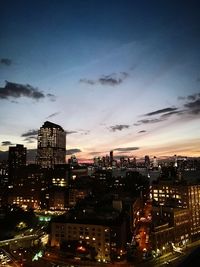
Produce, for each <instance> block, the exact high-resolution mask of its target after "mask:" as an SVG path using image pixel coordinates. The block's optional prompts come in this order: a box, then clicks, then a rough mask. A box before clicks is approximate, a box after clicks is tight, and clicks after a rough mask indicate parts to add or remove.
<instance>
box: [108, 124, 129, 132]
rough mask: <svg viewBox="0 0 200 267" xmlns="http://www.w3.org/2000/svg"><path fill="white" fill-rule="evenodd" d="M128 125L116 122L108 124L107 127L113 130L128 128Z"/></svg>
mask: <svg viewBox="0 0 200 267" xmlns="http://www.w3.org/2000/svg"><path fill="white" fill-rule="evenodd" d="M129 127H130V125H127V124H117V125H114V126H110V127H109V129H110V131H112V132H115V131H122V130H124V129H128V128H129Z"/></svg>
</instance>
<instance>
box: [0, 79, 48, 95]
mask: <svg viewBox="0 0 200 267" xmlns="http://www.w3.org/2000/svg"><path fill="white" fill-rule="evenodd" d="M20 97H28V98H32V99H35V100H39V99H41V98H44V97H45V95H44V94H43V93H42V92H41V91H39V90H38V89H37V88H34V87H32V86H31V85H29V84H26V85H23V84H18V83H11V82H8V81H6V85H5V87H0V99H9V98H20Z"/></svg>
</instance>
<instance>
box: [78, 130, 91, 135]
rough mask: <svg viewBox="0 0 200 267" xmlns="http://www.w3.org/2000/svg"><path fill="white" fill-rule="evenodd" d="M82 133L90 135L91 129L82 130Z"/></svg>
mask: <svg viewBox="0 0 200 267" xmlns="http://www.w3.org/2000/svg"><path fill="white" fill-rule="evenodd" d="M80 131H81V135H88V134H89V133H90V130H80Z"/></svg>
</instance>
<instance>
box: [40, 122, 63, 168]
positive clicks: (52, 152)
mask: <svg viewBox="0 0 200 267" xmlns="http://www.w3.org/2000/svg"><path fill="white" fill-rule="evenodd" d="M65 155H66V133H65V131H64V130H63V128H62V127H61V126H59V125H57V124H55V123H52V122H49V121H46V122H45V123H44V124H43V125H42V127H40V129H39V131H38V147H37V163H38V164H39V165H41V166H42V167H43V168H53V167H54V165H55V164H64V163H65Z"/></svg>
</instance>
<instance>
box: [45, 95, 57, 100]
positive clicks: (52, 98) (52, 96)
mask: <svg viewBox="0 0 200 267" xmlns="http://www.w3.org/2000/svg"><path fill="white" fill-rule="evenodd" d="M46 96H47V97H48V98H49V100H50V101H51V102H55V101H56V96H55V95H53V94H47V95H46Z"/></svg>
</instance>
